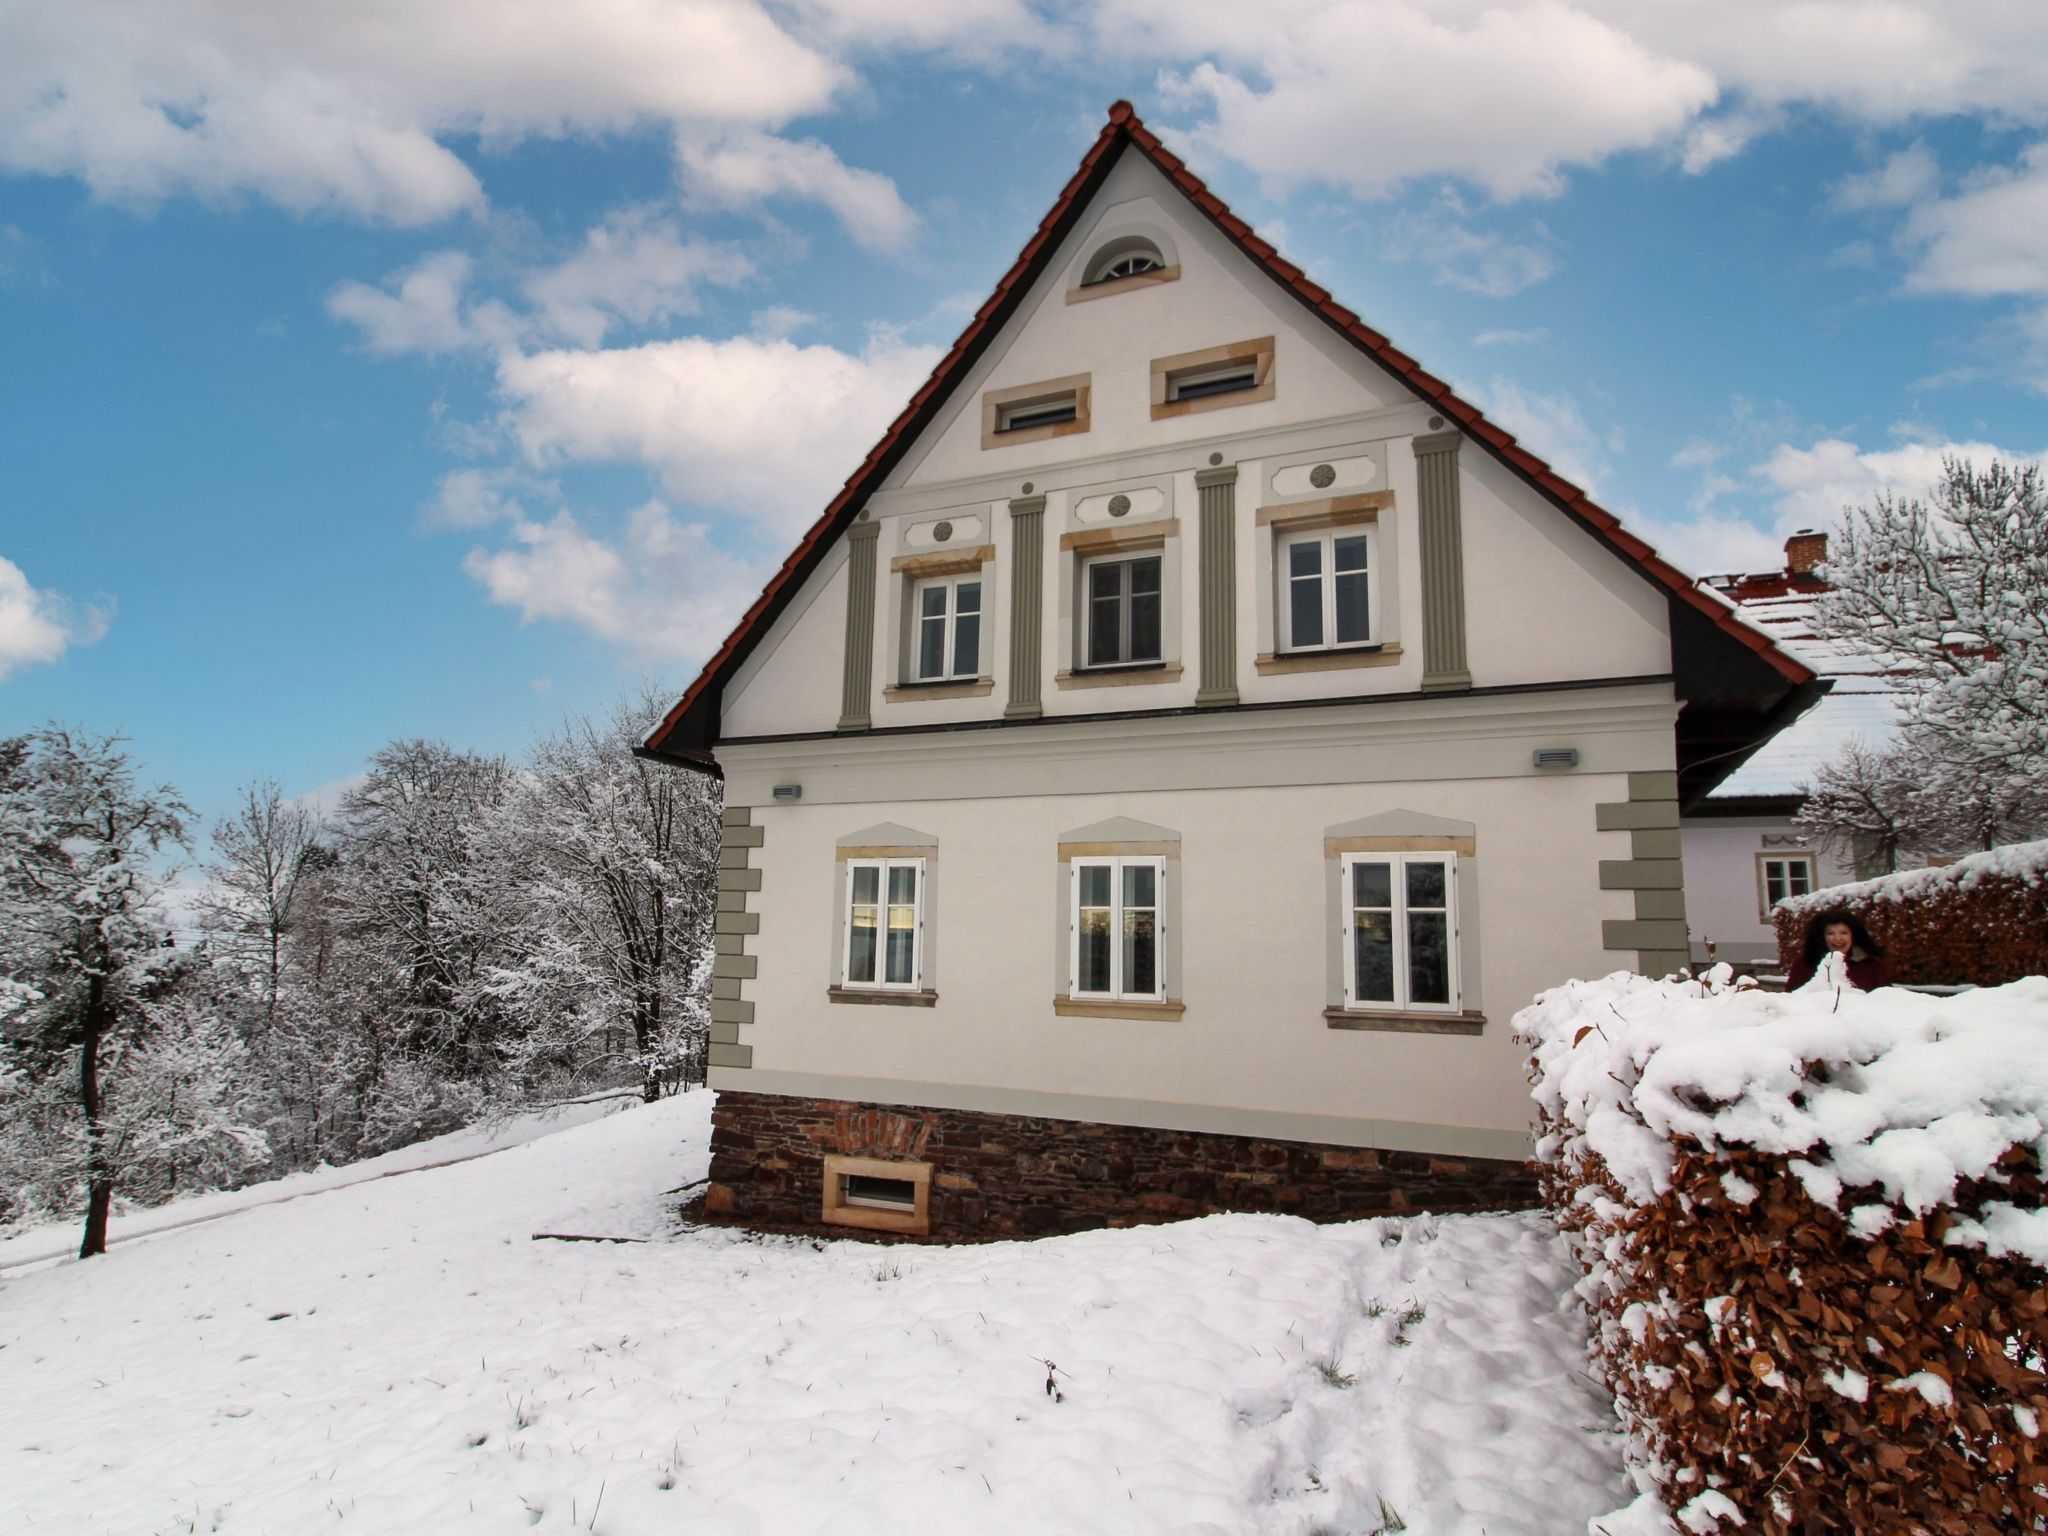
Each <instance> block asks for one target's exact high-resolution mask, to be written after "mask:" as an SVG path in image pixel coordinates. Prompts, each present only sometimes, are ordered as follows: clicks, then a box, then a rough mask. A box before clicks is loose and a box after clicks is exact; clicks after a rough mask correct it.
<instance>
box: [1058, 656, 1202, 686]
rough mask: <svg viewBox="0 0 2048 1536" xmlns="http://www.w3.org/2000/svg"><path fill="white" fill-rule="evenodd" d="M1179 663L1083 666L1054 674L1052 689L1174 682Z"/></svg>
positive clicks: (1178, 671)
mask: <svg viewBox="0 0 2048 1536" xmlns="http://www.w3.org/2000/svg"><path fill="white" fill-rule="evenodd" d="M1180 679H1181V664H1180V663H1179V662H1177V661H1173V662H1165V661H1145V662H1139V663H1138V664H1137V665H1135V666H1128V667H1084V668H1083V669H1081V670H1080V671H1078V672H1055V673H1054V674H1053V678H1052V685H1053V687H1055V688H1139V687H1143V686H1144V685H1146V684H1147V683H1177V682H1179V681H1180Z"/></svg>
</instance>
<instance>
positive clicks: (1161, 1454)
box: [0, 1094, 1628, 1536]
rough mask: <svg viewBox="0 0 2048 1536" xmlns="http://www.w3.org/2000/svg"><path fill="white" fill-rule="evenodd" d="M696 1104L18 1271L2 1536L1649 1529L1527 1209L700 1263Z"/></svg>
mask: <svg viewBox="0 0 2048 1536" xmlns="http://www.w3.org/2000/svg"><path fill="white" fill-rule="evenodd" d="M710 1103H711V1095H709V1094H692V1095H689V1096H687V1097H684V1098H678V1099H671V1100H668V1101H666V1102H664V1103H662V1104H660V1105H657V1106H654V1107H652V1108H643V1107H638V1106H612V1107H615V1108H617V1109H618V1110H619V1111H620V1112H618V1113H610V1114H604V1115H603V1116H602V1117H601V1118H597V1119H594V1120H587V1121H585V1122H584V1123H580V1124H579V1123H575V1120H574V1118H573V1117H569V1118H564V1119H558V1120H556V1121H553V1122H550V1123H547V1124H545V1125H541V1126H539V1127H537V1128H535V1127H527V1129H528V1130H535V1131H536V1134H537V1135H538V1139H528V1140H524V1141H523V1142H520V1143H519V1144H516V1145H513V1146H510V1147H508V1148H506V1149H505V1150H501V1151H498V1152H495V1153H492V1154H490V1155H487V1156H483V1157H478V1158H472V1159H470V1160H467V1161H462V1162H456V1163H452V1164H449V1165H447V1166H442V1167H437V1168H434V1169H432V1170H431V1171H423V1172H417V1173H412V1174H409V1175H407V1176H405V1177H396V1178H382V1179H373V1180H369V1181H361V1182H355V1183H351V1184H346V1185H344V1186H342V1187H337V1188H331V1189H327V1190H324V1191H317V1192H300V1193H298V1194H297V1195H296V1197H295V1198H289V1199H282V1200H278V1201H275V1202H273V1203H268V1204H261V1203H256V1202H258V1201H260V1200H262V1198H263V1196H264V1195H265V1194H266V1193H268V1194H273V1195H275V1194H291V1193H293V1188H292V1186H291V1185H285V1186H268V1187H266V1188H264V1189H258V1190H254V1191H242V1192H240V1193H239V1194H238V1195H236V1196H234V1197H230V1198H232V1199H233V1200H234V1201H235V1202H237V1203H238V1204H239V1205H240V1206H241V1207H242V1208H241V1209H239V1210H236V1211H233V1212H232V1213H228V1214H222V1215H221V1216H220V1219H217V1220H211V1221H207V1222H204V1223H201V1224H197V1225H186V1226H181V1227H176V1228H174V1229H172V1230H168V1231H160V1232H157V1233H156V1234H154V1235H137V1236H134V1237H133V1238H132V1239H131V1240H130V1241H127V1242H124V1243H117V1245H116V1246H115V1247H114V1248H113V1249H112V1250H111V1251H110V1252H109V1253H107V1254H106V1255H105V1256H103V1257H101V1258H98V1259H94V1260H91V1261H89V1262H87V1263H82V1264H81V1263H78V1262H75V1261H70V1260H65V1261H60V1262H55V1263H49V1262H44V1263H38V1264H33V1265H29V1266H27V1267H24V1268H21V1269H18V1270H16V1271H15V1272H14V1273H12V1274H10V1275H8V1276H6V1277H4V1278H0V1529H4V1530H6V1531H8V1532H10V1533H12V1532H62V1533H65V1536H88V1533H97V1532H121V1533H130V1532H133V1533H152V1532H180V1533H183V1532H192V1531H222V1532H235V1533H243V1532H246V1533H251V1536H255V1533H270V1536H296V1533H301V1532H317V1531H330V1530H331V1531H340V1532H347V1531H355V1530H360V1531H365V1532H378V1533H387V1532H435V1533H458V1532H508V1533H509V1532H525V1531H528V1530H533V1529H538V1530H541V1531H549V1530H560V1531H569V1530H579V1531H596V1532H610V1533H613V1536H628V1533H636V1532H648V1533H653V1532H662V1533H668V1532H678V1531H682V1532H691V1533H698V1536H725V1533H731V1536H742V1533H745V1536H752V1533H762V1536H767V1533H774V1536H799V1533H805V1532H814V1531H815V1532H823V1531H828V1530H829V1531H832V1532H834V1533H838V1536H859V1533H866V1532H885V1531H886V1532H891V1533H898V1532H902V1533H914V1532H932V1533H939V1532H943V1533H946V1536H957V1533H959V1532H962V1531H975V1532H981V1533H990V1536H994V1533H1011V1532H1017V1533H1031V1536H1049V1533H1061V1532H1073V1533H1090V1536H1094V1533H1112V1532H1146V1533H1151V1532H1173V1533H1176V1536H1184V1533H1198V1532H1207V1533H1217V1536H1223V1533H1231V1536H1236V1533H1248V1532H1273V1533H1282V1532H1285V1533H1298V1536H1310V1533H1315V1532H1327V1533H1332V1536H1336V1533H1347V1536H1366V1533H1371V1532H1377V1531H1381V1530H1390V1531H1391V1530H1399V1529H1401V1528H1402V1527H1403V1524H1404V1523H1405V1528H1406V1530H1407V1531H1409V1532H1410V1533H1412V1536H1451V1533H1470V1536H1478V1533H1481V1532H1484V1533H1487V1536H1517V1533H1526V1536H1538V1533H1541V1536H1554V1533H1559V1532H1572V1533H1576V1532H1581V1531H1584V1530H1585V1529H1586V1522H1587V1520H1588V1518H1589V1517H1590V1516H1593V1515H1597V1514H1598V1513H1599V1512H1601V1511H1604V1510H1610V1509H1613V1508H1614V1507H1615V1506H1616V1505H1618V1504H1621V1503H1623V1502H1625V1500H1626V1497H1627V1493H1628V1490H1627V1489H1626V1487H1625V1486H1624V1483H1623V1480H1622V1477H1621V1471H1620V1446H1619V1442H1618V1437H1617V1436H1616V1434H1615V1432H1614V1428H1613V1425H1614V1420H1613V1413H1612V1409H1611V1407H1610V1405H1609V1404H1608V1402H1607V1400H1606V1398H1605V1397H1604V1395H1603V1394H1602V1393H1601V1392H1600V1391H1599V1390H1598V1389H1597V1388H1595V1387H1594V1386H1592V1385H1591V1383H1590V1382H1588V1380H1587V1379H1586V1377H1585V1375H1584V1370H1583V1367H1584V1341H1585V1335H1584V1325H1583V1323H1582V1322H1581V1320H1580V1318H1579V1316H1578V1314H1577V1313H1576V1312H1575V1310H1574V1309H1573V1308H1572V1307H1571V1306H1570V1305H1569V1303H1568V1302H1567V1300H1566V1297H1567V1294H1568V1292H1569V1289H1570V1287H1571V1284H1572V1282H1573V1281H1574V1280H1575V1279H1576V1278H1577V1273H1576V1271H1575V1270H1574V1268H1573V1267H1572V1265H1571V1263H1570V1261H1569V1260H1568V1258H1567V1257H1566V1255H1565V1253H1564V1250H1563V1248H1562V1246H1561V1244H1560V1243H1559V1241H1558V1239H1557V1237H1556V1235H1555V1233H1554V1231H1553V1230H1552V1229H1551V1228H1550V1227H1549V1225H1548V1224H1547V1222H1546V1221H1545V1220H1544V1219H1543V1218H1541V1217H1539V1216H1534V1215H1530V1216H1510V1217H1450V1218H1444V1219H1441V1220H1436V1219H1431V1218H1418V1219H1415V1220H1410V1221H1369V1222H1359V1223H1354V1224H1350V1225H1344V1226H1331V1227H1316V1226H1313V1225H1310V1224H1309V1223H1306V1222H1302V1221H1298V1220H1293V1219H1290V1218H1277V1217H1252V1216H1225V1217H1214V1218H1210V1219H1208V1220H1203V1221H1195V1222H1187V1223H1181V1224H1177V1225H1173V1226H1163V1227H1150V1228H1144V1229H1139V1230H1135V1231H1125V1232H1096V1233H1087V1234H1083V1235H1080V1236H1076V1237H1067V1238H1057V1239H1050V1240H1046V1241H1042V1242H1035V1243H1003V1244H994V1245H989V1246H980V1247H956V1248H938V1247H933V1248H919V1247H911V1246H896V1247H881V1246H874V1245H868V1244H860V1243H852V1242H843V1243H824V1244H815V1243H811V1242H807V1241H799V1240H790V1239H769V1240H760V1239H753V1238H749V1237H746V1236H743V1235H741V1234H737V1233H733V1232H728V1231H719V1230H704V1229H699V1230H685V1231H682V1232H677V1231H675V1230H674V1227H673V1217H672V1214H671V1213H672V1208H673V1206H674V1204H675V1201H676V1198H677V1197H676V1195H675V1194H674V1193H672V1191H675V1190H677V1189H679V1188H681V1187H683V1186H686V1185H688V1184H689V1183H691V1182H692V1181H694V1180H697V1179H700V1178H701V1177H702V1176H703V1174H704V1171H705V1163H706V1138H707V1126H708V1112H709V1108H710ZM542 1131H545V1132H552V1134H538V1132H542ZM501 1134H504V1133H501ZM521 1134H524V1132H523V1131H522V1132H515V1133H514V1136H515V1139H516V1136H517V1135H521ZM410 1150H411V1154H412V1160H413V1161H414V1162H417V1163H427V1162H436V1161H440V1160H441V1159H442V1158H444V1157H447V1156H461V1155H464V1153H465V1152H473V1151H477V1150H480V1149H479V1148H478V1147H477V1146H476V1145H474V1138H473V1137H472V1139H471V1141H470V1142H468V1143H462V1142H458V1143H456V1144H455V1145H454V1146H451V1145H450V1144H449V1142H448V1141H445V1140H444V1142H443V1143H441V1144H440V1145H439V1146H438V1147H436V1146H435V1145H434V1144H428V1145H427V1146H426V1147H424V1148H416V1149H410ZM344 1172H346V1170H345V1171H344ZM197 1206H198V1202H189V1203H188V1205H187V1206H185V1207H180V1208H178V1209H179V1210H180V1211H183V1212H184V1213H185V1214H192V1213H193V1212H194V1210H195V1208H196V1207H197ZM165 1215H166V1216H167V1217H171V1216H172V1213H165ZM535 1232H577V1233H586V1234H601V1235H608V1236H623V1237H637V1238H645V1239H648V1240H649V1241H647V1242H644V1243H637V1244H598V1243H563V1242H554V1241H539V1242H536V1241H533V1240H532V1235H533V1234H534V1233H535ZM53 1240H54V1238H53V1236H52V1235H49V1234H28V1235H26V1236H24V1237H22V1238H18V1239H16V1240H15V1241H13V1242H12V1243H7V1244H0V1265H6V1264H10V1263H13V1262H14V1261H15V1260H17V1259H23V1258H38V1257H40V1256H41V1253H42V1250H41V1249H40V1248H38V1247H37V1246H36V1245H37V1244H39V1243H48V1242H50V1241H53ZM1046 1361H1050V1362H1053V1364H1054V1365H1055V1366H1056V1367H1057V1370H1056V1373H1055V1374H1054V1376H1053V1378H1052V1379H1053V1382H1054V1384H1055V1386H1056V1388H1057V1390H1058V1392H1059V1393H1060V1396H1059V1397H1058V1398H1054V1397H1051V1396H1048V1395H1047V1392H1046V1380H1047V1371H1048V1366H1047V1365H1046V1364H1044V1363H1043V1362H1046Z"/></svg>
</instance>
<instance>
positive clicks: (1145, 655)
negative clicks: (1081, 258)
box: [1081, 554, 1165, 667]
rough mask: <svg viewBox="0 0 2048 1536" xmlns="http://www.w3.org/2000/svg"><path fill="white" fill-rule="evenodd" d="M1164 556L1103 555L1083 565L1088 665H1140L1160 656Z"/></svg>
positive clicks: (1083, 646) (1084, 642)
mask: <svg viewBox="0 0 2048 1536" xmlns="http://www.w3.org/2000/svg"><path fill="white" fill-rule="evenodd" d="M1164 569H1165V558H1164V557H1163V556H1161V555H1157V554H1148V555H1104V556H1100V557H1098V558H1096V559H1093V560H1087V561H1084V562H1082V565H1081V595H1082V602H1081V655H1082V657H1083V660H1082V665H1083V666H1084V667H1122V666H1135V665H1139V664H1142V663H1144V662H1152V661H1158V660H1160V658H1161V651H1160V642H1161V637H1162V633H1163V629H1162V622H1161V620H1162V615H1163V612H1164V609H1163V607H1162V605H1163V603H1164V601H1165V598H1164V594H1163V593H1162V591H1161V578H1162V574H1163V572H1164Z"/></svg>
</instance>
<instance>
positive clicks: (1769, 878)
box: [1764, 860, 1785, 907]
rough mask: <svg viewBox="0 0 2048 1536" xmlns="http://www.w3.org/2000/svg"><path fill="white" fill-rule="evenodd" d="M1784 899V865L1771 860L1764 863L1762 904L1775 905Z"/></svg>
mask: <svg viewBox="0 0 2048 1536" xmlns="http://www.w3.org/2000/svg"><path fill="white" fill-rule="evenodd" d="M1784 899H1785V866H1784V865H1782V864H1780V863H1778V862H1777V861H1776V860H1772V861H1771V862H1770V863H1768V864H1766V865H1764V905H1765V906H1767V907H1775V906H1776V905H1777V904H1778V903H1779V902H1781V901H1783V900H1784Z"/></svg>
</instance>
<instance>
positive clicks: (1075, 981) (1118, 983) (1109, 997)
mask: <svg viewBox="0 0 2048 1536" xmlns="http://www.w3.org/2000/svg"><path fill="white" fill-rule="evenodd" d="M1133 867H1143V868H1146V869H1150V870H1151V871H1152V905H1151V907H1150V908H1149V910H1150V911H1151V913H1152V976H1153V981H1154V990H1152V991H1150V992H1132V991H1130V990H1128V989H1127V988H1126V987H1125V986H1124V984H1123V983H1124V945H1123V933H1124V910H1125V908H1124V871H1125V870H1126V869H1128V868H1133ZM1083 869H1107V870H1108V871H1109V896H1110V905H1109V913H1110V920H1109V931H1110V946H1109V990H1108V991H1107V992H1084V991H1082V990H1081V871H1082V870H1083ZM1067 882H1068V885H1067V898H1068V902H1067V995H1068V996H1069V997H1071V998H1073V999H1074V1000H1075V1001H1077V1002H1153V1003H1160V1002H1165V1001H1166V860H1165V859H1162V858H1159V857H1157V856H1156V855H1147V856H1143V857H1128V858H1127V857H1123V856H1121V855H1116V856H1110V855H1100V854H1090V855H1088V856H1087V857H1085V858H1076V859H1071V860H1069V861H1068V865H1067ZM1139 910H1141V911H1142V910H1148V909H1144V908H1140V909H1139Z"/></svg>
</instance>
